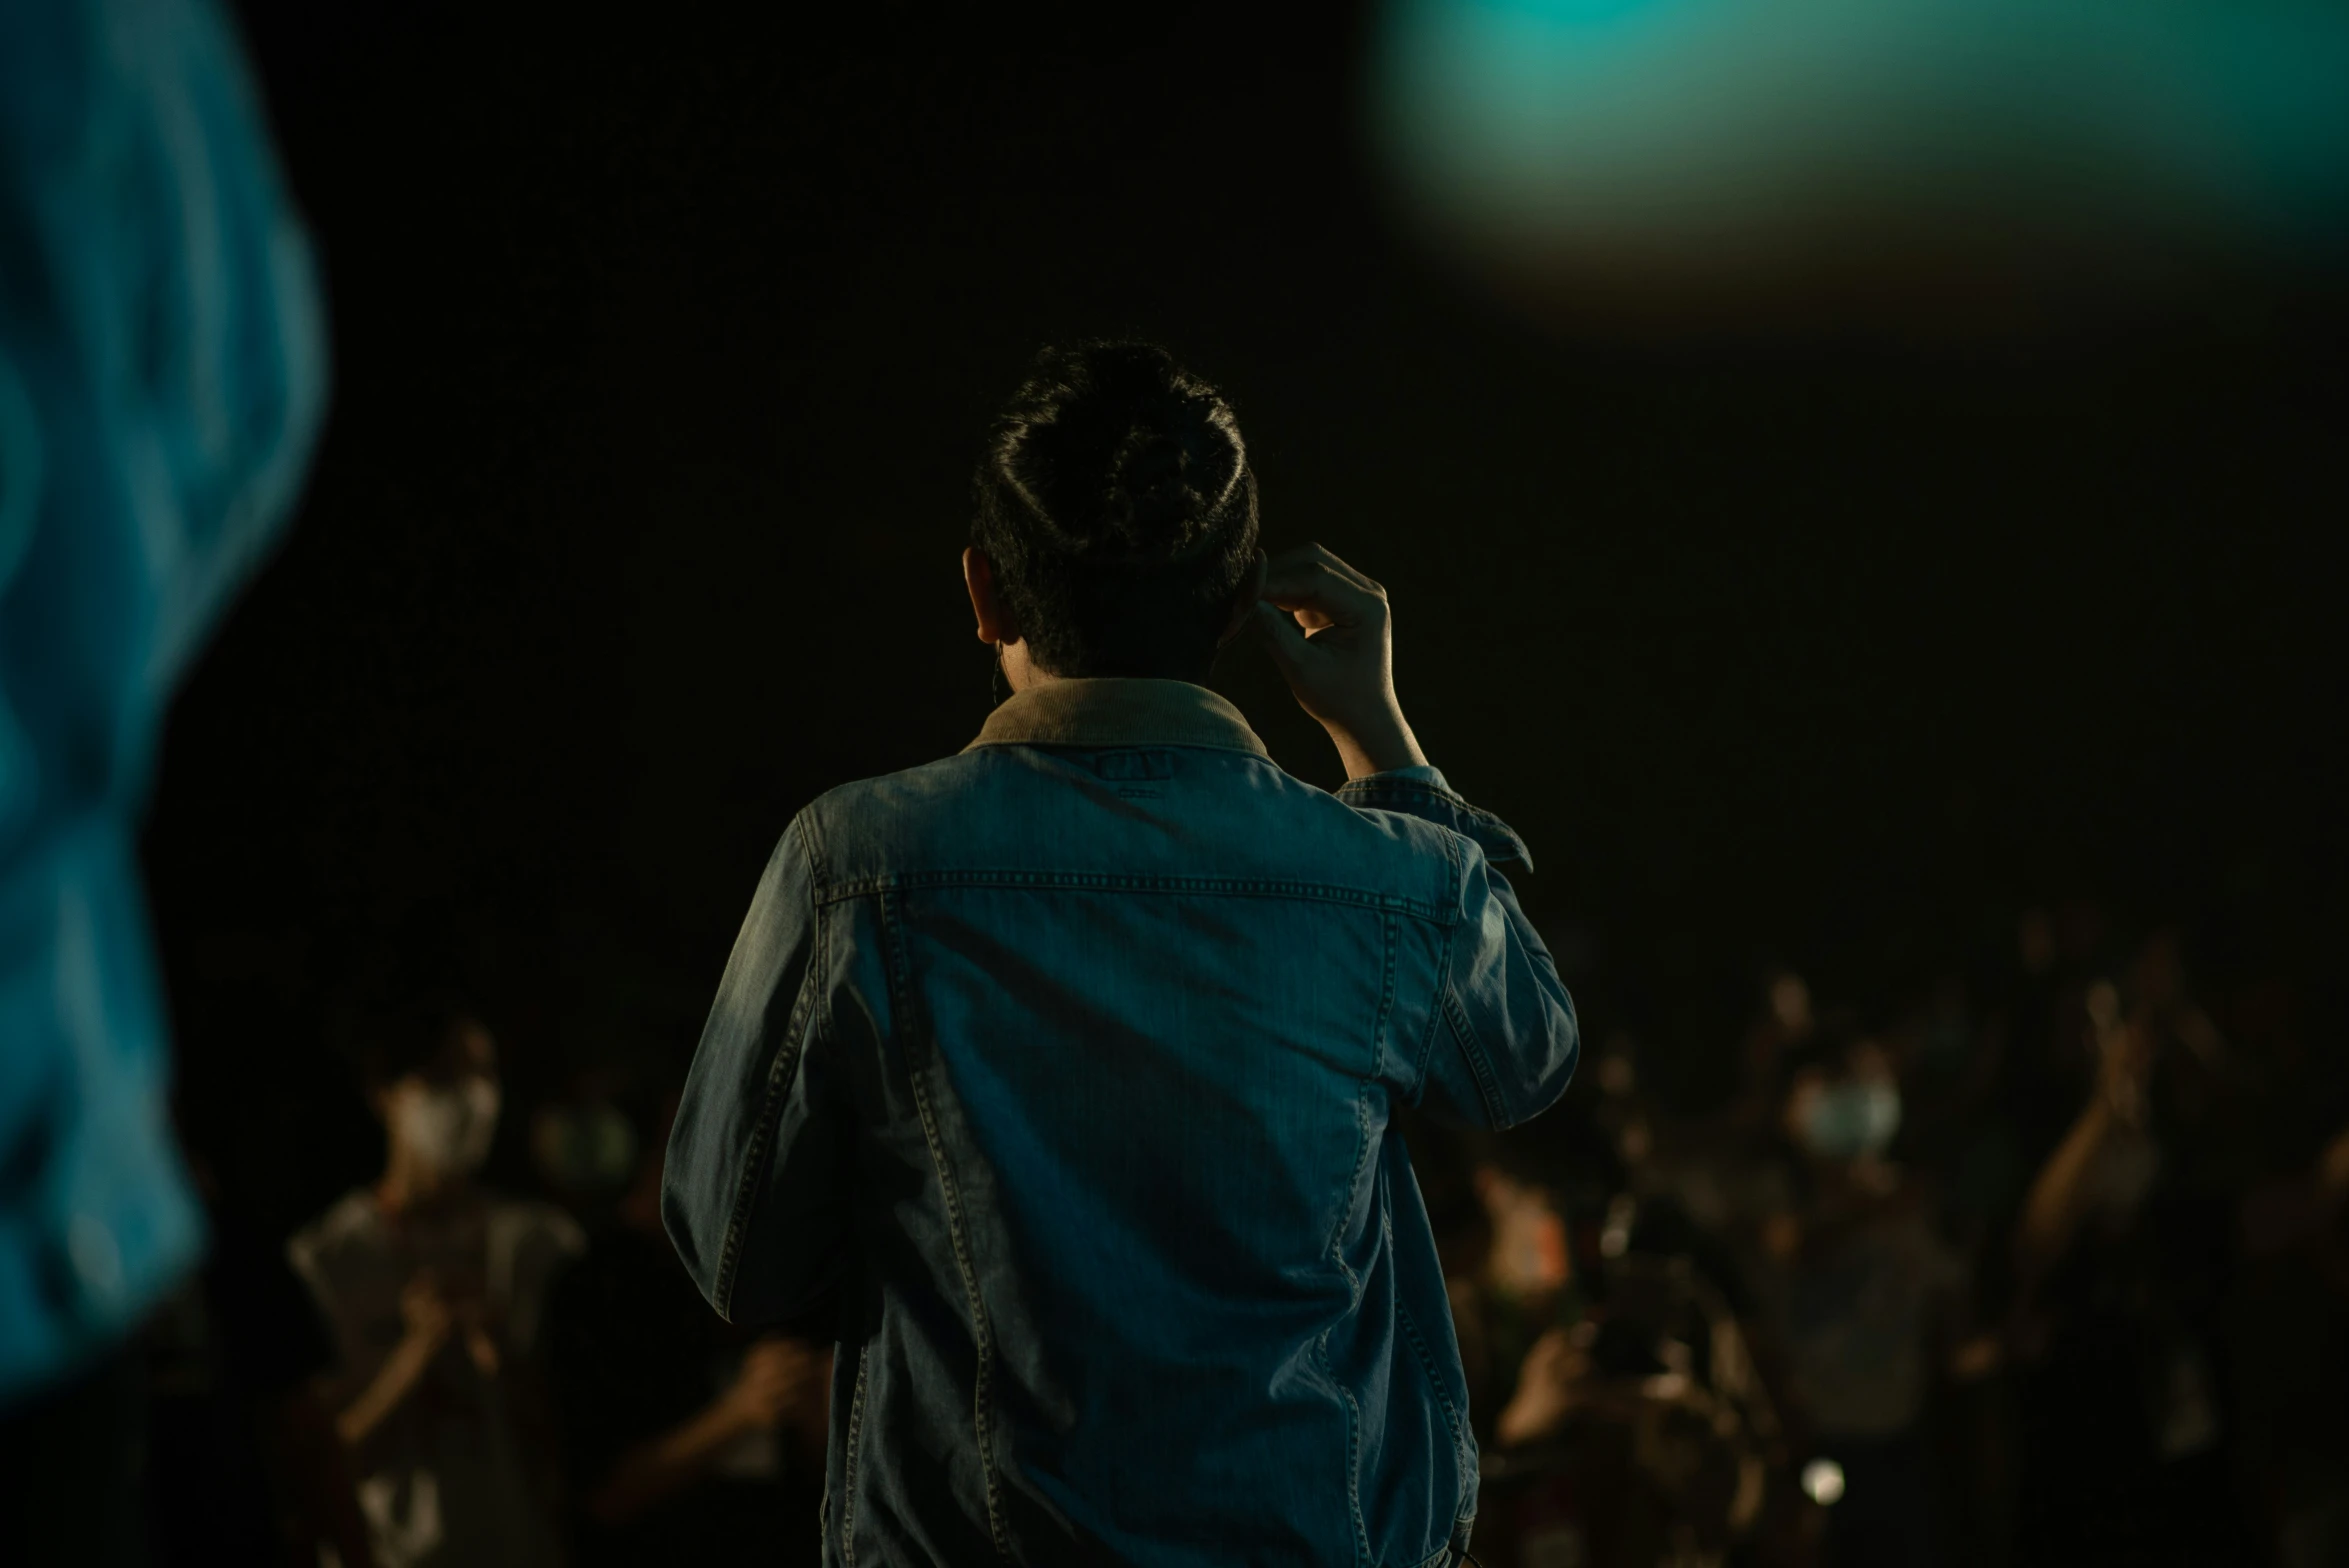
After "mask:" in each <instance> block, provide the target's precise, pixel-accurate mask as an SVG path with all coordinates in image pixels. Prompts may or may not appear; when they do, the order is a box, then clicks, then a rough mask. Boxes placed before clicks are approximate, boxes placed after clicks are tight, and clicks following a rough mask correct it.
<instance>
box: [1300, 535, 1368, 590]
mask: <svg viewBox="0 0 2349 1568" xmlns="http://www.w3.org/2000/svg"><path fill="white" fill-rule="evenodd" d="M1282 559H1284V560H1287V559H1295V560H1299V561H1311V562H1313V563H1314V564H1316V565H1319V566H1325V567H1327V568H1329V570H1331V571H1332V572H1335V573H1336V574H1337V575H1338V576H1340V577H1343V578H1344V579H1346V581H1348V582H1350V583H1352V584H1353V585H1354V586H1355V587H1357V588H1359V589H1361V590H1362V591H1363V592H1364V593H1368V594H1377V595H1380V596H1384V595H1385V593H1386V590H1385V589H1384V588H1382V587H1380V586H1379V585H1378V583H1376V582H1375V581H1373V580H1372V579H1371V576H1370V574H1369V573H1368V572H1366V571H1364V570H1362V568H1360V567H1358V566H1356V565H1354V564H1353V563H1351V562H1349V561H1348V560H1346V559H1345V558H1344V557H1343V556H1341V555H1339V554H1337V553H1336V552H1335V551H1333V550H1330V549H1329V548H1327V547H1326V546H1323V545H1320V544H1309V545H1306V546H1304V547H1302V548H1300V549H1296V550H1288V551H1284V552H1283V553H1282Z"/></svg>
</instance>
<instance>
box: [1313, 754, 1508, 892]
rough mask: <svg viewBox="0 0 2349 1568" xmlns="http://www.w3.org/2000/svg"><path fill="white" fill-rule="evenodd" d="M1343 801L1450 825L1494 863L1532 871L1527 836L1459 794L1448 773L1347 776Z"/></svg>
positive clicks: (1341, 794)
mask: <svg viewBox="0 0 2349 1568" xmlns="http://www.w3.org/2000/svg"><path fill="white" fill-rule="evenodd" d="M1338 799H1340V800H1342V801H1344V802H1345V803H1346V804H1347V805H1349V806H1362V807H1366V808H1368V809H1370V810H1373V811H1400V812H1403V813H1404V814H1406V815H1408V816H1414V817H1418V818H1420V819H1421V820H1423V821H1427V822H1433V823H1435V824H1436V825H1437V826H1438V827H1446V828H1450V829H1451V830H1452V831H1453V832H1455V833H1457V834H1459V835H1460V836H1461V837H1463V838H1466V839H1470V840H1472V841H1473V842H1474V843H1475V844H1476V846H1477V847H1478V848H1479V849H1482V850H1483V851H1484V858H1485V859H1487V860H1489V861H1491V862H1492V863H1493V864H1494V865H1505V864H1507V863H1509V862H1511V861H1515V862H1516V863H1517V864H1518V865H1521V866H1523V867H1524V868H1525V869H1526V870H1528V871H1531V870H1532V869H1533V851H1531V850H1529V849H1527V848H1526V847H1525V840H1523V839H1521V838H1519V837H1518V836H1517V830H1516V829H1515V828H1512V827H1511V826H1509V824H1508V823H1506V822H1503V821H1502V820H1501V819H1500V818H1499V817H1496V816H1494V815H1493V814H1492V813H1491V812H1489V811H1482V810H1479V809H1478V808H1477V807H1475V806H1471V805H1470V804H1469V803H1468V802H1467V801H1465V800H1463V799H1461V798H1460V797H1459V796H1458V795H1456V794H1454V793H1453V792H1452V787H1451V786H1450V785H1449V784H1446V783H1445V782H1444V776H1443V774H1442V773H1440V772H1438V771H1437V770H1436V769H1434V768H1430V767H1410V768H1396V769H1394V770H1392V771H1390V772H1386V773H1372V774H1367V775H1365V776H1364V777H1362V778H1358V779H1348V780H1347V781H1346V782H1345V783H1344V784H1343V785H1341V786H1339V789H1338Z"/></svg>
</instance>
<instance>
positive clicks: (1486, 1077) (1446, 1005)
mask: <svg viewBox="0 0 2349 1568" xmlns="http://www.w3.org/2000/svg"><path fill="white" fill-rule="evenodd" d="M1338 793H1339V798H1340V799H1342V800H1345V801H1346V802H1347V803H1348V804H1350V805H1354V806H1361V807H1366V808H1369V809H1372V810H1381V811H1398V812H1403V813H1406V814H1408V815H1411V816H1415V817H1419V818H1421V819H1422V820H1425V821H1429V822H1434V823H1436V824H1437V825H1439V826H1441V827H1446V828H1449V829H1451V830H1452V832H1453V833H1455V834H1456V835H1458V843H1457V848H1458V852H1459V855H1460V861H1459V866H1460V907H1459V912H1458V921H1457V924H1455V926H1454V927H1453V929H1452V932H1451V939H1450V945H1449V951H1448V953H1447V954H1446V958H1445V961H1444V962H1443V963H1442V964H1441V965H1440V966H1439V971H1438V975H1439V978H1438V989H1437V994H1436V996H1435V999H1434V1005H1435V1010H1436V1015H1437V1016H1436V1017H1435V1018H1434V1020H1433V1021H1432V1039H1431V1042H1430V1045H1429V1049H1428V1052H1427V1062H1426V1067H1425V1070H1424V1074H1423V1076H1422V1079H1421V1081H1420V1082H1419V1083H1418V1084H1416V1085H1414V1086H1413V1087H1414V1088H1415V1089H1416V1090H1417V1092H1418V1093H1419V1094H1420V1096H1421V1099H1422V1103H1424V1104H1426V1105H1427V1106H1428V1108H1429V1109H1431V1110H1433V1111H1435V1112H1436V1113H1437V1114H1439V1115H1441V1116H1443V1117H1445V1118H1446V1119H1449V1120H1452V1121H1457V1122H1465V1123H1468V1124H1470V1125H1472V1126H1479V1127H1489V1128H1492V1129H1494V1130H1496V1131H1498V1130H1500V1129H1503V1128H1508V1127H1514V1126H1516V1125H1517V1124H1519V1123H1520V1122H1524V1121H1529V1120H1531V1119H1532V1118H1533V1117H1535V1116H1538V1115H1540V1114H1541V1113H1542V1112H1543V1111H1546V1110H1548V1109H1549V1108H1550V1106H1551V1105H1553V1104H1554V1103H1556V1101H1557V1099H1558V1097H1559V1096H1560V1095H1562V1094H1564V1093H1565V1092H1566V1085H1567V1082H1568V1080H1570V1079H1571V1078H1572V1077H1573V1076H1574V1066H1575V1063H1576V1061H1577V1060H1578V1059H1579V1057H1580V1055H1581V1034H1580V1030H1579V1027H1578V1025H1577V1024H1576V1021H1575V1016H1574V999H1573V997H1571V996H1569V995H1568V994H1567V992H1566V985H1565V982H1564V981H1562V980H1560V979H1559V978H1558V966H1557V965H1556V964H1555V963H1554V962H1552V961H1551V958H1550V952H1549V949H1548V948H1547V947H1545V946H1543V945H1542V939H1541V937H1540V936H1539V935H1538V934H1537V933H1536V932H1535V931H1534V929H1533V924H1532V922H1530V921H1528V920H1527V919H1526V918H1525V911H1524V910H1522V909H1520V908H1519V907H1518V904H1517V894H1516V892H1515V890H1514V889H1512V888H1511V887H1510V886H1509V879H1508V878H1507V877H1506V876H1504V875H1502V874H1501V870H1500V867H1501V865H1502V864H1503V863H1506V862H1511V861H1514V862H1516V863H1517V864H1519V865H1521V866H1523V867H1524V868H1525V869H1526V870H1528V871H1530V870H1532V869H1533V857H1532V855H1531V854H1530V853H1529V852H1528V851H1527V850H1526V847H1525V841H1524V840H1522V839H1520V838H1519V837H1518V836H1517V834H1516V833H1515V832H1514V831H1513V830H1512V829H1511V828H1510V827H1509V825H1508V824H1507V823H1505V822H1503V821H1502V820H1501V819H1500V818H1498V817H1496V816H1494V815H1493V814H1492V813H1490V812H1487V811H1480V810H1478V809H1477V808H1476V807H1474V806H1472V805H1470V804H1469V803H1468V802H1467V801H1465V800H1463V799H1461V798H1460V797H1459V796H1458V795H1456V794H1454V793H1453V792H1452V791H1451V789H1450V788H1449V787H1448V786H1447V785H1446V784H1445V783H1444V777H1443V775H1442V774H1440V773H1438V772H1436V770H1435V769H1433V768H1408V769H1403V770H1400V771H1398V772H1394V773H1377V774H1372V775H1370V776H1369V777H1367V778H1362V779H1356V780H1354V781H1353V782H1351V783H1349V784H1347V785H1346V786H1345V787H1344V788H1343V789H1342V790H1340V791H1339V792H1338Z"/></svg>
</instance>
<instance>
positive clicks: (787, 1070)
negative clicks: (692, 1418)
mask: <svg viewBox="0 0 2349 1568" xmlns="http://www.w3.org/2000/svg"><path fill="white" fill-rule="evenodd" d="M801 842H802V843H803V844H804V843H805V842H806V840H805V836H804V835H803V836H802V839H801ZM809 915H810V917H811V919H812V920H813V923H814V925H815V940H814V941H813V943H812V944H811V947H812V951H811V952H810V953H809V954H808V968H807V972H806V973H804V974H802V975H801V976H800V977H799V995H797V996H796V997H794V998H792V1002H791V1019H790V1021H789V1022H788V1023H787V1024H786V1025H785V1026H784V1029H783V1043H782V1045H780V1046H778V1047H777V1048H776V1051H775V1059H774V1060H773V1061H772V1062H769V1063H768V1064H767V1087H766V1092H765V1093H764V1094H763V1095H762V1096H761V1097H760V1100H759V1114H758V1120H757V1121H756V1122H755V1123H753V1124H752V1127H751V1134H750V1147H749V1148H748V1149H747V1150H745V1151H744V1153H743V1156H742V1175H741V1177H740V1179H739V1180H738V1181H737V1182H736V1184H735V1188H734V1212H733V1213H731V1214H729V1215H728V1216H727V1217H726V1242H725V1245H724V1246H723V1247H721V1248H720V1249H719V1250H718V1278H717V1297H718V1300H717V1310H718V1315H719V1316H720V1317H722V1318H724V1319H725V1320H726V1321H727V1322H729V1323H731V1322H732V1321H734V1280H735V1273H736V1270H737V1269H738V1268H739V1267H740V1266H741V1262H742V1238H743V1236H744V1235H745V1234H746V1233H747V1232H748V1231H749V1229H750V1215H751V1210H752V1209H753V1208H755V1207H756V1206H757V1204H758V1192H759V1189H760V1188H761V1187H762V1186H764V1185H765V1184H766V1176H767V1162H768V1161H769V1160H771V1159H773V1158H774V1153H775V1125H776V1123H778V1122H780V1121H781V1120H782V1119H783V1104H784V1102H785V1101H786V1100H788V1099H789V1098H790V1097H791V1080H792V1079H794V1078H796V1077H797V1076H798V1075H799V1061H800V1058H801V1057H802V1056H804V1055H805V1054H806V1053H807V1042H808V1038H809V1037H810V1036H811V1035H813V1034H814V1033H815V1029H816V1003H815V998H816V997H817V996H818V995H819V994H820V993H821V992H822V991H823V990H824V985H823V983H822V976H823V975H825V974H826V973H828V972H829V969H828V965H829V962H830V955H831V924H832V923H831V921H830V920H829V919H828V918H826V915H825V912H824V910H823V909H822V908H821V907H819V906H813V905H811V907H810V909H809Z"/></svg>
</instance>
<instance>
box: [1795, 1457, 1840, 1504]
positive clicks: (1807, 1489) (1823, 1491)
mask: <svg viewBox="0 0 2349 1568" xmlns="http://www.w3.org/2000/svg"><path fill="white" fill-rule="evenodd" d="M1803 1495H1804V1496H1805V1497H1808V1498H1809V1499H1810V1500H1811V1501H1812V1502H1814V1503H1817V1504H1818V1505H1819V1506H1820V1507H1822V1508H1824V1507H1826V1506H1827V1505H1828V1504H1830V1503H1832V1502H1834V1501H1835V1500H1836V1499H1837V1498H1839V1497H1841V1496H1842V1495H1843V1466H1841V1465H1839V1464H1837V1463H1836V1462H1835V1461H1834V1460H1832V1459H1814V1460H1812V1461H1811V1462H1810V1463H1809V1464H1807V1465H1805V1466H1803Z"/></svg>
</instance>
